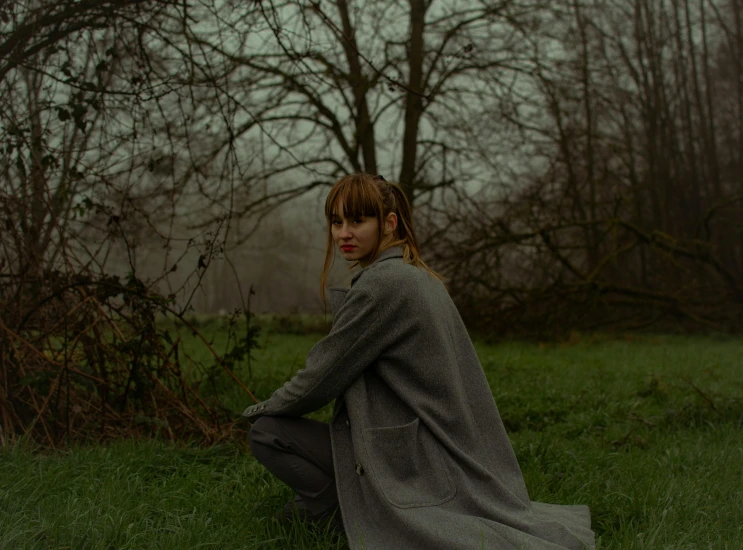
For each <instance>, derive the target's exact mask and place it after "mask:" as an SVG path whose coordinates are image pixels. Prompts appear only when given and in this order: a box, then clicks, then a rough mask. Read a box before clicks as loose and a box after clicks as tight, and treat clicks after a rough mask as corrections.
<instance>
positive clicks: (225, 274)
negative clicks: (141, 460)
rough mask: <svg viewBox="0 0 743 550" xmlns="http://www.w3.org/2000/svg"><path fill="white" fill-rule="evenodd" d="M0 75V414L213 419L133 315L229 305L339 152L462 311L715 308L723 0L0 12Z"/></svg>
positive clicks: (124, 5)
mask: <svg viewBox="0 0 743 550" xmlns="http://www.w3.org/2000/svg"><path fill="white" fill-rule="evenodd" d="M0 94H1V95H0V97H2V102H1V103H0V173H1V174H2V176H1V177H0V312H1V313H0V364H1V365H2V370H3V376H4V378H3V392H4V393H3V396H2V403H0V410H2V411H3V432H2V433H6V434H9V433H13V432H14V430H18V427H19V426H29V425H33V426H34V428H33V430H36V431H37V432H38V433H39V434H46V435H42V437H46V438H47V440H48V441H49V442H53V441H55V440H56V436H55V435H53V434H55V433H59V430H62V432H64V433H66V434H68V435H69V434H70V433H71V432H74V431H75V430H74V427H75V426H78V427H79V426H81V425H82V424H85V423H86V422H87V424H85V425H91V426H92V425H95V426H97V427H96V429H98V430H99V432H100V434H103V435H101V437H104V436H105V434H107V433H109V432H110V433H113V432H115V431H116V430H117V429H118V428H117V426H128V427H129V428H131V429H135V430H145V431H146V430H150V429H152V430H154V429H160V428H162V425H161V424H158V422H155V421H154V420H152V419H153V418H156V419H157V418H159V419H161V422H164V423H165V424H164V425H167V426H172V425H173V424H172V423H168V422H167V421H166V420H167V418H168V417H171V418H175V417H176V416H179V417H181V418H182V417H183V411H192V412H191V413H189V414H192V416H193V419H192V421H189V422H190V423H189V422H186V423H185V424H184V426H186V425H187V427H183V429H184V430H186V431H188V430H192V431H193V430H195V432H196V433H200V434H201V435H203V436H205V437H207V438H211V439H212V440H217V439H219V438H220V437H223V436H224V434H226V433H229V430H230V429H231V428H230V426H233V424H231V423H230V422H231V421H230V419H229V415H226V413H225V412H224V411H221V409H220V407H219V404H218V401H214V402H212V401H207V400H205V399H204V398H203V396H202V395H201V394H200V393H199V391H198V389H197V388H195V387H192V386H191V385H189V383H188V380H187V379H188V376H184V374H183V372H182V369H181V363H180V362H181V360H182V359H183V358H181V357H180V356H179V353H178V350H179V346H178V340H177V338H175V339H173V337H172V336H171V335H167V336H166V335H164V334H163V332H162V331H161V329H160V328H159V327H158V325H157V323H155V322H154V320H155V319H156V318H160V317H162V316H166V317H167V316H170V317H174V318H177V319H180V322H181V323H186V315H187V314H188V313H190V312H192V311H193V310H194V305H197V306H198V304H199V303H203V301H202V302H199V300H200V298H201V297H203V296H204V295H207V294H210V293H211V294H213V295H218V296H219V297H220V298H219V300H217V301H210V302H209V304H210V306H209V307H210V309H211V310H212V311H211V312H214V311H217V310H225V311H228V312H230V311H233V312H234V310H237V312H236V313H237V315H241V314H243V313H246V312H247V310H248V309H249V300H250V299H251V295H252V294H251V292H250V283H251V281H250V280H245V279H246V275H245V273H246V272H247V271H248V270H249V268H251V267H252V265H253V264H254V263H255V262H257V261H260V256H259V257H258V259H256V257H255V255H254V256H252V257H251V259H249V260H248V259H246V257H245V255H244V254H242V253H241V250H244V247H246V246H248V245H249V244H250V243H251V238H255V236H256V235H257V234H259V233H260V231H261V230H263V231H269V232H271V231H272V228H274V227H276V223H277V221H276V219H277V216H280V213H281V212H282V211H284V210H282V209H285V208H288V207H291V205H293V204H297V201H302V200H308V201H310V202H311V201H314V202H318V197H319V200H320V201H321V200H322V195H323V194H324V190H326V189H327V188H328V186H329V185H331V184H332V183H333V182H334V181H336V180H337V179H338V178H339V177H341V176H342V175H344V174H346V173H349V172H355V171H365V172H370V173H382V174H384V175H385V177H386V178H387V179H388V180H397V181H399V182H400V184H401V185H402V186H403V188H404V190H405V192H406V193H407V195H408V196H409V198H410V200H411V202H412V203H413V205H414V209H415V216H416V218H417V223H418V232H419V237H420V239H421V241H422V246H423V251H424V256H425V257H426V259H427V261H428V262H429V263H430V264H431V265H432V266H434V267H435V268H436V269H437V270H438V271H440V272H441V273H442V274H443V275H444V276H445V277H446V279H447V284H448V287H449V290H450V292H451V294H452V296H453V297H454V299H455V300H456V301H457V303H458V305H459V307H460V310H461V312H462V314H463V316H464V317H465V318H466V320H467V321H468V323H470V325H471V326H472V327H473V328H474V327H478V328H484V329H486V330H487V331H488V332H489V333H491V334H495V335H504V334H519V335H536V336H539V337H560V336H561V335H563V334H565V333H566V332H567V331H569V330H571V329H578V330H585V329H600V330H603V329H614V328H618V329H622V330H626V329H644V328H650V329H657V330H671V329H673V330H676V329H684V330H714V331H734V330H737V327H739V326H740V322H741V321H742V320H743V309H742V307H743V234H742V230H743V228H742V224H743V173H742V172H741V170H742V166H743V3H742V2H741V0H697V1H691V0H672V1H670V2H669V1H666V0H664V1H660V0H627V1H612V0H583V1H579V0H564V1H563V0H560V1H550V2H547V1H544V0H502V1H491V0H446V1H443V0H438V1H437V0H408V1H407V2H394V1H392V0H382V1H378V2H364V1H361V0H356V1H354V0H334V1H332V2H331V1H326V0H317V1H314V0H309V1H305V0H284V1H282V2H272V1H267V0H263V1H260V2H252V1H251V2H240V1H237V0H224V1H219V0H191V1H189V2H175V1H173V0H83V1H77V0H63V1H61V2H60V1H55V2H51V1H50V0H22V1H19V2H4V3H2V4H0ZM311 204H314V203H312V202H311ZM316 206H317V209H318V211H319V210H320V206H319V203H318V204H317V205H316ZM286 227H287V229H286V233H284V232H283V231H284V229H282V231H276V230H273V236H274V237H275V238H276V239H278V240H279V242H281V241H282V239H285V241H284V242H286V241H288V242H292V243H294V244H295V245H296V246H294V247H281V246H279V247H274V248H278V249H279V251H278V252H273V253H274V254H283V255H282V256H281V257H280V258H279V260H280V261H278V260H277V261H276V262H275V265H277V266H284V269H286V270H287V271H291V269H292V266H296V265H297V264H296V262H295V256H297V251H298V250H299V249H302V252H303V253H304V252H306V249H307V248H308V245H307V242H308V241H307V232H308V230H307V228H306V227H303V226H302V225H301V224H294V225H292V224H291V223H288V224H286ZM303 262H304V264H302V265H306V259H305V260H303ZM215 268H218V269H216V271H217V272H218V273H219V274H220V275H219V276H218V277H215V276H213V275H212V273H214V272H215ZM227 278H230V280H231V281H233V282H232V283H229V284H232V285H233V286H232V289H233V290H232V291H230V292H225V290H224V289H225V288H227V286H226V285H228V283H227V282H226V281H225V279H227ZM207 283H208V284H207ZM282 284H283V283H282ZM283 292H287V290H286V289H283ZM303 292H306V291H305V290H303ZM201 309H202V310H203V309H204V308H203V307H202V308H201ZM235 326H237V325H235ZM188 330H195V331H197V332H198V330H197V328H196V327H189V328H188ZM112 335H113V337H112ZM254 336H255V334H254V333H250V332H249V331H248V333H246V334H244V335H241V336H239V337H235V338H234V339H233V340H231V341H232V342H233V346H232V348H230V350H229V351H227V352H221V353H220V352H217V351H215V350H212V352H214V353H213V356H214V365H216V367H217V370H219V372H222V373H223V374H224V373H227V374H225V375H226V376H230V375H232V370H231V368H232V367H234V366H235V365H236V364H237V363H239V361H240V360H242V359H245V358H246V357H247V356H248V355H249V349H250V345H252V343H253V342H254ZM112 338H113V340H112ZM168 338H170V340H168ZM134 350H138V351H137V353H135V352H134ZM132 357H138V358H139V359H137V360H132ZM212 366H213V365H212ZM209 368H211V367H209ZM166 372H167V373H169V374H167V375H166V374H165V373H166ZM209 372H211V373H212V374H213V373H214V372H216V371H209ZM160 382H163V383H162V384H161V383H160ZM76 384H77V385H76ZM91 388H95V395H97V400H93V401H89V402H84V401H80V399H81V398H82V397H81V396H86V395H90V390H91ZM176 388H180V389H179V390H178V391H175V390H176ZM245 389H246V392H248V393H249V390H248V389H247V388H245ZM179 392H180V393H179ZM75 395H76V396H77V401H76V400H75V398H73V397H74V396H75ZM154 395H158V396H159V397H158V399H160V401H159V402H160V403H161V404H162V403H168V406H167V407H165V408H164V409H162V405H161V409H158V406H157V405H155V404H154V403H157V402H158V401H157V400H156V399H154V398H153V396H154ZM215 399H216V397H215ZM148 400H149V401H148ZM162 400H165V401H162ZM132 402H134V403H136V405H132ZM81 403H82V404H81ZM147 403H149V404H147ZM75 407H77V408H75ZM153 407H154V408H153ZM143 410H145V411H146V413H143V412H142V411H143ZM197 410H198V411H200V412H193V411H197ZM50 411H55V412H54V414H51V413H50ZM136 411H139V412H136ZM220 411H221V412H220ZM93 412H97V416H96V414H92V415H91V413H93ZM45 415H46V416H45ZM50 415H51V416H50ZM137 415H139V416H137ZM142 415H144V416H142ZM169 415H170V416H169ZM187 416H188V415H187ZM83 418H87V419H88V420H86V421H85V422H83V420H82V419H83ZM106 418H107V419H108V420H107V421H104V420H105V419H106ZM142 418H144V419H145V420H142ZM163 418H165V419H166V420H162V419H163ZM204 418H207V419H208V420H203V419H204ZM39 419H44V420H43V421H41V422H39V421H38V420H39ZM111 419H116V422H113V421H111ZM146 419H150V420H146ZM99 421H100V422H99ZM76 422H78V424H76ZM80 423H82V424H80ZM14 426H15V428H14ZM71 426H72V427H71ZM81 429H82V428H81ZM169 429H171V428H169ZM83 431H84V430H83ZM176 431H177V430H176ZM86 433H87V432H86ZM0 435H1V433H0ZM174 437H176V434H175V432H174Z"/></svg>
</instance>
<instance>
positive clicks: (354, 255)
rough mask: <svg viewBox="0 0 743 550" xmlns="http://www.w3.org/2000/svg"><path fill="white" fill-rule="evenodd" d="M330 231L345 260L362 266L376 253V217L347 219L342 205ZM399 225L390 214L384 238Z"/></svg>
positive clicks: (333, 219) (333, 218)
mask: <svg viewBox="0 0 743 550" xmlns="http://www.w3.org/2000/svg"><path fill="white" fill-rule="evenodd" d="M330 223H331V225H330V231H331V233H332V236H333V241H334V242H335V245H336V246H337V247H338V249H339V250H340V252H341V255H342V256H343V259H344V260H347V261H349V262H359V263H360V264H361V265H364V264H365V263H366V260H368V258H369V257H370V256H371V254H372V253H373V252H374V250H375V248H376V246H377V241H378V240H379V222H378V221H377V218H376V217H375V216H361V217H358V218H354V217H351V218H346V217H344V216H343V208H342V205H339V207H338V208H337V209H336V212H335V214H334V215H333V217H332V218H331V220H330ZM396 225H397V216H396V215H395V214H390V215H389V216H388V219H387V221H386V223H385V230H384V236H385V237H387V236H388V235H389V234H391V233H392V232H393V231H394V229H395V227H396Z"/></svg>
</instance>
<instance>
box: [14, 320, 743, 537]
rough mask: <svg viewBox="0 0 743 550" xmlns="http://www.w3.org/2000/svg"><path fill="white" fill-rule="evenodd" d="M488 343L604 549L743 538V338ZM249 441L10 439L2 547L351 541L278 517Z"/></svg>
mask: <svg viewBox="0 0 743 550" xmlns="http://www.w3.org/2000/svg"><path fill="white" fill-rule="evenodd" d="M289 332H294V333H293V334H280V333H278V332H276V331H273V332H270V333H264V334H263V336H262V337H261V339H260V343H261V344H262V347H261V349H259V350H256V352H255V353H254V360H253V362H252V372H253V377H252V380H250V382H249V386H250V387H251V388H253V389H254V390H255V391H256V392H257V394H258V396H259V397H261V398H265V397H268V396H269V395H270V393H271V391H272V390H273V389H274V388H276V387H277V386H278V385H280V384H281V383H282V382H283V381H284V380H286V379H288V378H289V377H291V375H292V374H293V373H294V372H295V371H296V370H297V369H299V368H301V366H302V364H303V358H304V356H305V355H306V353H307V352H308V351H309V349H310V348H311V347H312V345H313V344H314V343H315V342H316V341H317V339H318V338H319V337H320V336H319V335H311V334H310V335H303V334H300V332H301V331H289ZM194 342H195V340H194ZM215 344H216V345H219V335H218V334H217V335H216V337H215ZM193 345H194V346H195V343H194V344H193ZM477 350H478V354H479V356H480V358H481V362H482V364H483V368H484V369H485V372H486V374H487V377H488V381H489V383H490V385H491V388H492V390H493V394H494V396H495V398H496V402H497V403H498V407H499V409H500V411H501V415H502V417H503V421H504V423H505V424H506V427H507V428H508V431H509V434H510V437H511V441H512V443H513V446H514V449H515V451H516V454H517V456H518V459H519V463H520V465H521V467H522V470H523V473H524V477H525V479H526V482H527V486H528V488H529V491H530V494H531V497H532V499H534V500H541V501H545V502H556V503H565V504H572V503H583V504H588V505H589V506H590V507H591V511H592V521H593V528H594V530H595V531H596V532H597V535H598V548H600V549H602V550H608V549H611V550H625V549H638V550H639V549H648V550H650V549H652V550H656V549H668V550H670V549H673V550H683V549H720V550H739V549H740V548H743V468H742V467H741V464H743V429H741V428H743V369H742V368H741V359H743V340H741V339H733V338H722V337H718V338H715V337H694V338H690V337H670V336H657V337H656V336H650V337H642V338H634V339H631V340H623V339H620V340H612V339H608V338H598V337H583V338H582V339H581V338H573V339H572V341H571V343H570V344H569V345H565V344H564V345H539V344H535V343H524V342H511V343H502V344H497V345H488V344H485V343H478V344H477ZM198 353H199V352H198V351H197V350H196V348H195V347H194V351H193V352H192V355H193V356H194V357H197V356H198ZM240 374H241V375H242V376H243V377H244V378H245V379H247V366H245V365H243V366H242V367H241V370H240ZM219 391H220V392H221V394H222V395H223V396H224V397H225V402H227V403H229V404H230V406H231V407H233V408H234V409H235V411H240V410H242V407H244V406H245V405H247V400H246V399H245V397H244V396H243V395H241V394H240V392H238V391H236V389H235V388H234V386H233V385H230V384H229V383H228V382H227V381H225V382H224V383H223V384H222V385H221V388H220V389H219ZM329 410H330V409H329V407H326V408H325V409H323V410H322V411H319V412H317V413H314V414H313V415H312V416H313V417H315V418H319V419H322V420H327V418H328V416H329ZM239 448H240V445H234V446H221V447H215V448H211V449H199V448H198V447H195V446H188V445H185V446H180V447H175V446H171V445H167V444H164V443H162V442H158V441H141V442H135V441H123V442H119V443H116V444H112V445H109V446H100V447H88V448H77V449H72V450H70V451H67V452H60V453H55V454H38V453H32V452H30V451H28V450H26V449H24V448H23V446H22V445H20V444H18V445H15V446H13V447H8V448H6V449H4V450H3V451H2V452H0V548H2V549H5V548H8V549H16V548H17V549H32V548H33V549H36V548H44V549H46V548H49V549H51V548H54V549H62V548H66V549H75V550H77V549H123V548H153V549H155V548H157V549H160V548H162V549H170V548H173V549H175V548H178V549H181V548H189V549H190V548H219V549H233V548H234V549H237V548H266V549H279V548H280V549H285V548H293V549H294V548H296V549H307V550H309V549H318V550H319V549H327V548H340V547H341V546H342V543H343V541H342V539H340V538H338V537H336V536H334V535H332V534H330V533H324V532H319V531H313V530H309V529H305V528H301V527H298V528H293V529H291V530H289V531H286V530H282V529H281V528H279V527H278V526H277V525H276V524H274V523H273V522H272V521H271V520H270V517H271V515H272V514H273V512H274V511H275V509H277V508H278V507H279V506H281V505H282V504H283V503H284V502H285V501H287V500H288V499H289V498H290V493H289V491H288V490H287V489H286V488H285V487H283V486H281V484H280V483H279V482H277V481H276V480H275V479H273V478H272V477H271V476H270V475H269V474H268V473H267V472H266V471H265V470H264V469H263V468H262V467H261V466H260V465H259V464H258V463H257V462H256V461H255V460H254V459H253V458H252V457H251V456H250V455H246V454H244V453H242V452H241V451H239Z"/></svg>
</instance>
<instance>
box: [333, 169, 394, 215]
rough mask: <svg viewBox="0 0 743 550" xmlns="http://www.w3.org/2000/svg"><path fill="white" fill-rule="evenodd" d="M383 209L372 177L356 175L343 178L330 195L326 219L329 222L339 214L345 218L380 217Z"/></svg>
mask: <svg viewBox="0 0 743 550" xmlns="http://www.w3.org/2000/svg"><path fill="white" fill-rule="evenodd" d="M383 209H384V205H383V203H382V197H381V196H380V193H379V190H378V189H377V187H376V186H375V185H374V182H373V180H372V179H371V177H370V176H368V175H366V174H354V175H352V176H347V177H345V178H343V180H341V181H340V182H338V184H337V185H336V186H335V187H334V188H333V190H332V191H331V193H330V194H328V199H327V201H326V202H325V217H326V218H327V219H328V220H330V219H332V218H333V216H337V215H338V214H340V215H341V216H342V217H344V218H360V217H362V216H363V217H379V216H381V214H382V210H383ZM339 210H340V212H339Z"/></svg>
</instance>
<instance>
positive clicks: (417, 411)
mask: <svg viewBox="0 0 743 550" xmlns="http://www.w3.org/2000/svg"><path fill="white" fill-rule="evenodd" d="M330 301H331V307H332V309H333V311H334V320H333V326H332V329H331V331H330V334H328V336H326V337H325V338H323V339H322V340H321V341H320V342H318V343H317V344H316V345H315V346H314V347H313V348H312V350H311V351H310V352H309V354H308V356H307V361H306V366H305V368H304V369H303V370H300V371H299V372H298V373H297V374H296V375H295V376H294V377H293V378H292V379H291V380H289V381H288V382H287V383H286V384H284V386H283V387H282V388H280V389H278V390H277V391H276V392H275V393H274V394H273V395H272V396H271V398H270V399H268V400H266V401H264V402H262V403H259V404H257V405H253V406H251V407H249V408H248V409H246V411H245V413H244V415H245V416H246V417H248V419H255V418H257V417H259V416H261V415H289V416H294V415H296V416H300V415H304V414H306V413H309V412H311V411H314V410H316V409H318V408H320V407H322V406H323V405H325V404H327V403H329V402H330V401H332V400H333V399H335V400H336V401H335V408H334V412H333V416H332V420H331V422H330V434H331V442H332V449H333V460H334V467H335V477H336V485H337V489H338V499H339V502H340V507H341V513H342V516H343V523H344V527H345V530H346V534H347V535H348V541H349V545H350V547H351V549H352V550H357V549H359V550H360V549H364V550H400V549H407V550H439V549H440V550H460V549H461V550H480V549H497V550H511V549H513V550H516V549H518V550H521V549H524V550H548V549H549V550H558V549H562V550H564V549H570V550H583V549H585V548H595V543H594V534H593V532H592V531H591V528H590V524H591V521H590V515H589V511H588V508H587V507H585V506H558V505H550V504H543V503H537V502H531V501H530V499H529V495H528V494H527V491H526V487H525V485H524V479H523V476H522V474H521V470H520V469H519V466H518V463H517V462H516V457H515V456H514V453H513V449H512V448H511V444H510V442H509V440H508V437H507V435H506V432H505V429H504V427H503V422H502V421H501V418H500V415H499V414H498V410H497V408H496V405H495V402H494V400H493V396H492V394H491V392H490V387H489V386H488V383H487V380H486V378H485V374H484V373H483V370H482V367H481V365H480V362H479V360H478V357H477V355H476V353H475V350H474V347H473V345H472V342H471V340H470V338H469V335H468V333H467V330H466V329H465V326H464V324H463V322H462V319H461V317H460V316H459V313H458V312H457V309H456V307H455V306H454V303H453V302H452V300H451V298H450V297H449V294H448V293H447V291H446V289H445V287H444V285H443V284H442V283H441V282H440V281H438V280H437V279H435V278H434V277H432V276H431V275H430V274H428V273H427V272H425V271H424V270H422V269H419V268H416V267H414V266H412V265H410V264H407V263H405V262H403V260H402V250H401V249H400V248H391V249H388V250H385V251H383V252H382V253H381V254H380V255H379V257H378V258H377V260H376V261H375V262H373V263H372V264H371V265H369V266H367V267H366V268H364V269H363V270H361V271H360V272H359V273H358V274H357V275H356V276H355V277H354V279H353V282H352V284H351V288H350V289H330Z"/></svg>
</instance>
